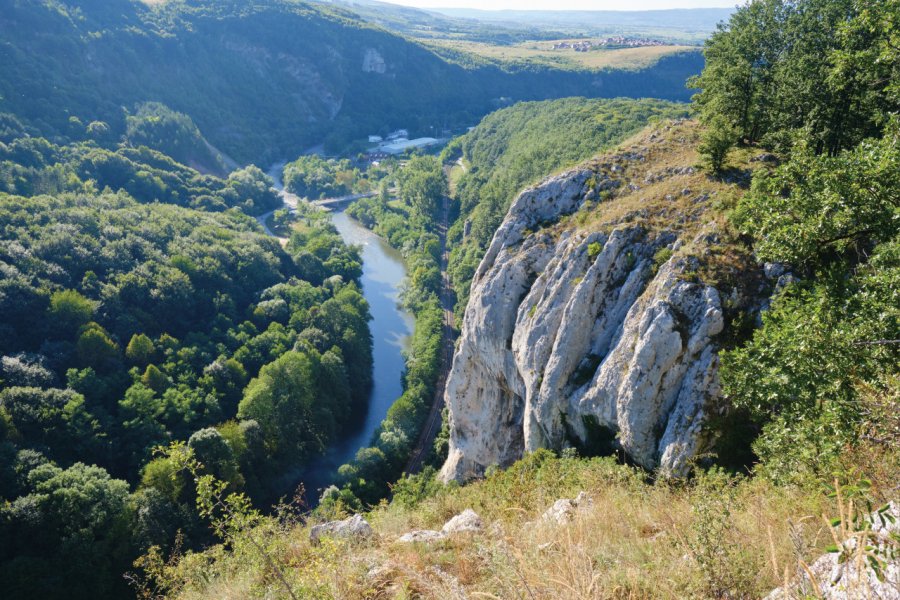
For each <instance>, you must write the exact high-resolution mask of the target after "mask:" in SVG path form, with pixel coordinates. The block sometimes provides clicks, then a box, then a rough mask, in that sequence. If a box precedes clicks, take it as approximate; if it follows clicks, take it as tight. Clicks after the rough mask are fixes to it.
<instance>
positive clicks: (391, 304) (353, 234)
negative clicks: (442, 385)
mask: <svg viewBox="0 0 900 600" xmlns="http://www.w3.org/2000/svg"><path fill="white" fill-rule="evenodd" d="M332 222H333V223H334V225H335V227H337V229H338V231H339V232H340V234H341V237H343V238H344V241H345V242H346V243H347V244H353V245H357V246H361V247H362V259H363V275H362V279H361V282H362V288H363V294H364V295H365V297H366V300H367V301H368V302H369V310H370V311H371V313H372V321H371V322H370V323H369V327H370V328H371V331H372V343H373V346H372V354H373V358H374V365H373V373H372V380H373V387H372V393H371V395H370V398H369V406H368V411H367V412H366V414H365V418H364V419H363V418H362V416H360V421H359V422H358V423H355V424H353V425H352V426H351V429H352V430H351V431H348V432H347V433H346V435H345V436H344V437H343V438H342V439H340V440H337V441H336V442H335V443H334V444H333V445H332V446H331V447H330V448H329V449H328V450H327V451H326V453H325V455H324V456H322V457H320V458H318V459H315V460H314V464H312V465H310V467H309V468H308V469H306V470H305V472H304V473H303V475H302V476H301V478H300V480H301V481H302V482H303V483H304V486H305V488H306V490H307V494H306V495H307V500H308V501H310V502H313V503H314V502H315V501H316V500H318V497H319V490H321V489H322V488H324V487H327V486H328V485H329V484H330V483H331V477H332V475H333V474H334V471H335V470H336V469H337V468H338V467H339V466H341V465H342V464H344V463H346V462H348V461H350V460H352V459H353V457H354V456H356V452H357V450H359V449H360V448H362V447H364V446H368V445H369V442H370V440H371V439H372V434H373V433H374V432H375V430H376V429H377V428H378V426H379V425H380V424H381V421H382V420H384V417H385V416H386V415H387V411H388V409H389V408H390V407H391V404H393V402H394V400H396V399H397V398H398V397H399V396H400V393H401V392H402V391H403V388H402V385H401V376H402V373H403V370H404V367H405V363H404V359H403V350H405V349H406V347H407V344H408V342H409V336H410V335H411V334H412V330H413V317H412V315H411V314H409V313H408V312H406V311H405V310H403V309H401V308H400V306H399V291H400V284H401V282H402V281H403V278H404V277H405V276H406V267H405V265H404V264H403V260H402V258H401V257H400V254H399V252H397V251H396V250H394V249H393V248H391V247H390V246H388V245H387V243H386V242H385V241H384V240H382V239H381V238H379V237H378V236H377V235H375V234H374V233H372V232H371V231H369V230H368V229H366V228H365V227H363V226H362V225H360V224H359V223H358V222H357V221H355V220H353V219H352V218H350V217H349V216H347V215H346V214H344V213H343V212H338V213H334V214H333V215H332ZM351 384H352V382H351Z"/></svg>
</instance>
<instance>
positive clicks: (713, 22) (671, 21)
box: [433, 8, 734, 41]
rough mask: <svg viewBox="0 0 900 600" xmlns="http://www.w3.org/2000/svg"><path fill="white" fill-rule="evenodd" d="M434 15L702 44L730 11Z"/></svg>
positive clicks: (466, 11) (448, 11)
mask: <svg viewBox="0 0 900 600" xmlns="http://www.w3.org/2000/svg"><path fill="white" fill-rule="evenodd" d="M433 10H434V11H435V12H438V13H441V14H443V15H447V16H450V17H456V18H462V19H477V20H478V21H481V22H483V23H494V24H500V25H503V26H506V27H543V28H548V29H549V28H555V29H562V30H566V31H578V32H581V33H584V34H586V35H599V34H605V33H630V34H635V35H636V34H648V33H654V32H655V33H656V34H657V35H660V36H662V37H666V38H669V39H672V40H676V41H688V40H691V39H693V40H694V41H701V40H702V39H703V38H705V37H706V36H707V35H709V34H710V33H712V32H713V31H715V29H716V26H717V25H718V24H719V23H720V22H722V21H727V20H728V17H729V16H731V13H733V12H734V9H733V8H696V9H672V10H642V11H617V10H565V11H563V10H561V11H551V10H478V9H470V8H436V9H433Z"/></svg>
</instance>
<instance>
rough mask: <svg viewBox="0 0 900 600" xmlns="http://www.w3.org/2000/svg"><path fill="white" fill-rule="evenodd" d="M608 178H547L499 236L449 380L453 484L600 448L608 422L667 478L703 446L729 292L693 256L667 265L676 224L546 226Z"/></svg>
mask: <svg viewBox="0 0 900 600" xmlns="http://www.w3.org/2000/svg"><path fill="white" fill-rule="evenodd" d="M598 179H599V181H598ZM611 181H613V180H610V179H605V178H604V177H603V176H602V175H598V174H596V173H594V172H592V171H591V170H588V169H579V170H575V171H572V172H569V173H566V174H563V175H560V176H558V177H554V178H551V179H548V180H546V181H545V182H543V183H542V184H540V185H539V186H536V187H534V188H530V189H527V190H525V191H524V192H522V194H520V195H519V197H518V198H517V199H516V201H515V202H514V203H513V205H512V207H511V208H510V210H509V212H508V213H507V215H506V218H505V219H504V221H503V223H502V225H501V226H500V228H499V229H498V230H497V232H496V234H495V235H494V238H493V240H492V242H491V244H490V247H489V249H488V251H487V253H486V254H485V257H484V259H483V260H482V262H481V264H480V265H479V267H478V269H477V271H476V274H475V277H474V279H473V282H472V288H471V295H470V298H469V303H468V305H467V307H466V311H465V315H464V318H463V326H462V334H461V336H460V342H459V345H458V347H457V350H456V354H455V356H454V359H453V366H452V369H451V372H450V375H449V377H448V381H447V387H446V392H445V399H446V402H447V405H448V407H449V410H450V425H451V439H450V452H449V457H448V459H447V462H446V463H445V465H444V467H443V469H442V471H441V476H442V478H443V479H444V480H451V479H452V480H458V481H464V480H467V479H470V478H472V477H478V476H481V475H482V474H483V473H484V471H485V469H486V468H487V467H489V466H491V465H499V466H501V467H504V466H507V465H509V464H510V463H512V462H514V461H515V460H517V459H518V458H520V457H521V456H522V454H523V453H524V452H529V451H534V450H537V449H538V448H544V447H549V448H553V449H562V448H565V447H568V446H572V445H590V444H591V443H592V442H594V441H596V440H591V437H592V435H596V431H598V430H600V431H608V432H610V437H611V438H614V439H613V440H612V443H613V444H614V445H615V446H616V447H617V448H619V449H621V450H622V451H624V452H625V453H627V455H628V456H629V457H630V458H631V459H632V460H634V461H635V462H637V463H639V464H641V465H642V466H644V467H646V468H648V469H656V468H659V469H661V470H662V471H664V472H665V473H667V474H673V475H679V474H682V473H684V472H685V470H686V469H687V463H688V461H689V459H690V458H691V457H692V456H694V455H695V454H696V453H697V452H698V451H699V450H701V446H702V443H703V442H702V436H701V427H702V424H703V422H704V418H705V414H706V411H707V409H708V407H709V406H710V402H711V400H712V399H714V398H715V397H716V396H717V395H718V383H717V376H716V371H717V358H716V347H715V344H714V341H713V340H714V338H715V336H716V335H717V334H719V333H720V332H721V331H722V329H723V327H724V321H723V316H722V308H721V302H720V298H719V294H718V292H717V291H716V290H715V288H713V287H712V286H709V285H705V284H703V283H697V282H695V281H692V279H693V278H692V276H691V274H692V272H693V271H694V270H696V266H697V265H696V264H695V259H692V258H691V257H685V256H681V255H676V256H675V257H674V258H669V259H668V260H667V261H666V262H665V263H664V264H661V265H658V264H656V260H655V257H657V256H658V254H657V253H658V252H659V250H661V249H663V248H667V247H668V248H670V249H671V248H673V247H676V246H675V243H676V241H677V236H676V235H675V234H674V233H672V232H668V231H649V230H647V229H646V228H645V227H643V226H641V225H636V224H620V225H618V226H617V227H615V228H613V229H612V230H611V231H606V232H601V231H593V232H585V231H578V230H574V229H566V230H564V231H562V232H561V233H560V232H559V231H558V230H559V229H561V228H558V227H557V228H555V227H549V225H552V224H553V223H555V222H557V221H559V219H560V218H562V217H563V216H565V215H568V214H571V213H573V212H575V211H576V210H578V209H579V208H580V207H581V206H582V204H583V203H584V201H585V199H586V198H591V197H593V195H594V193H595V192H594V190H595V189H597V186H601V187H603V186H606V187H609V185H608V184H609V183H610V182H611ZM694 243H695V245H696V244H701V245H702V243H703V242H702V239H700V238H698V240H694ZM613 434H614V435H613Z"/></svg>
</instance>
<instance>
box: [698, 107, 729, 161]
mask: <svg viewBox="0 0 900 600" xmlns="http://www.w3.org/2000/svg"><path fill="white" fill-rule="evenodd" d="M737 136H738V132H737V130H735V129H734V128H733V127H732V126H731V125H730V124H729V123H728V121H726V120H725V119H724V118H722V117H716V118H714V119H712V120H711V121H710V122H709V123H708V124H707V126H706V130H705V131H704V132H703V138H702V141H701V143H700V147H699V148H698V151H699V152H700V155H701V156H702V157H703V159H704V160H705V162H706V164H707V166H708V167H709V169H710V170H711V171H712V172H713V173H721V172H722V170H723V169H724V167H725V164H726V162H727V160H728V153H729V152H730V151H731V149H732V148H733V147H734V145H735V143H736V142H737Z"/></svg>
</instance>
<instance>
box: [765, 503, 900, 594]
mask: <svg viewBox="0 0 900 600" xmlns="http://www.w3.org/2000/svg"><path fill="white" fill-rule="evenodd" d="M868 519H869V523H871V534H870V536H869V537H868V539H867V540H866V545H867V546H868V547H869V548H870V549H872V550H871V551H870V552H869V554H870V555H871V556H874V557H875V558H876V561H877V562H878V563H880V565H881V573H880V574H879V573H877V572H876V571H875V570H874V569H873V568H872V565H871V563H870V562H868V560H867V559H866V557H865V556H863V557H862V560H858V552H857V550H856V548H857V539H856V538H853V537H851V538H850V539H849V540H847V541H845V542H844V543H843V544H842V546H841V552H833V553H829V554H825V555H824V556H821V557H819V558H818V559H817V560H816V561H815V562H814V563H813V564H812V565H810V567H809V572H807V571H806V570H805V569H802V570H800V571H798V577H797V582H796V583H794V584H792V585H790V586H788V587H786V588H778V589H776V590H774V591H772V593H770V594H769V595H768V596H766V600H792V599H793V598H798V597H799V598H806V597H813V596H814V597H816V598H821V599H823V600H869V599H875V600H898V599H900V505H898V504H897V503H894V502H892V503H891V504H890V505H888V507H887V510H886V511H884V512H883V513H879V512H875V513H872V514H871V515H869V517H868ZM892 536H893V537H892ZM810 575H812V578H813V579H815V584H814V585H813V584H812V583H811V582H810Z"/></svg>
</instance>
